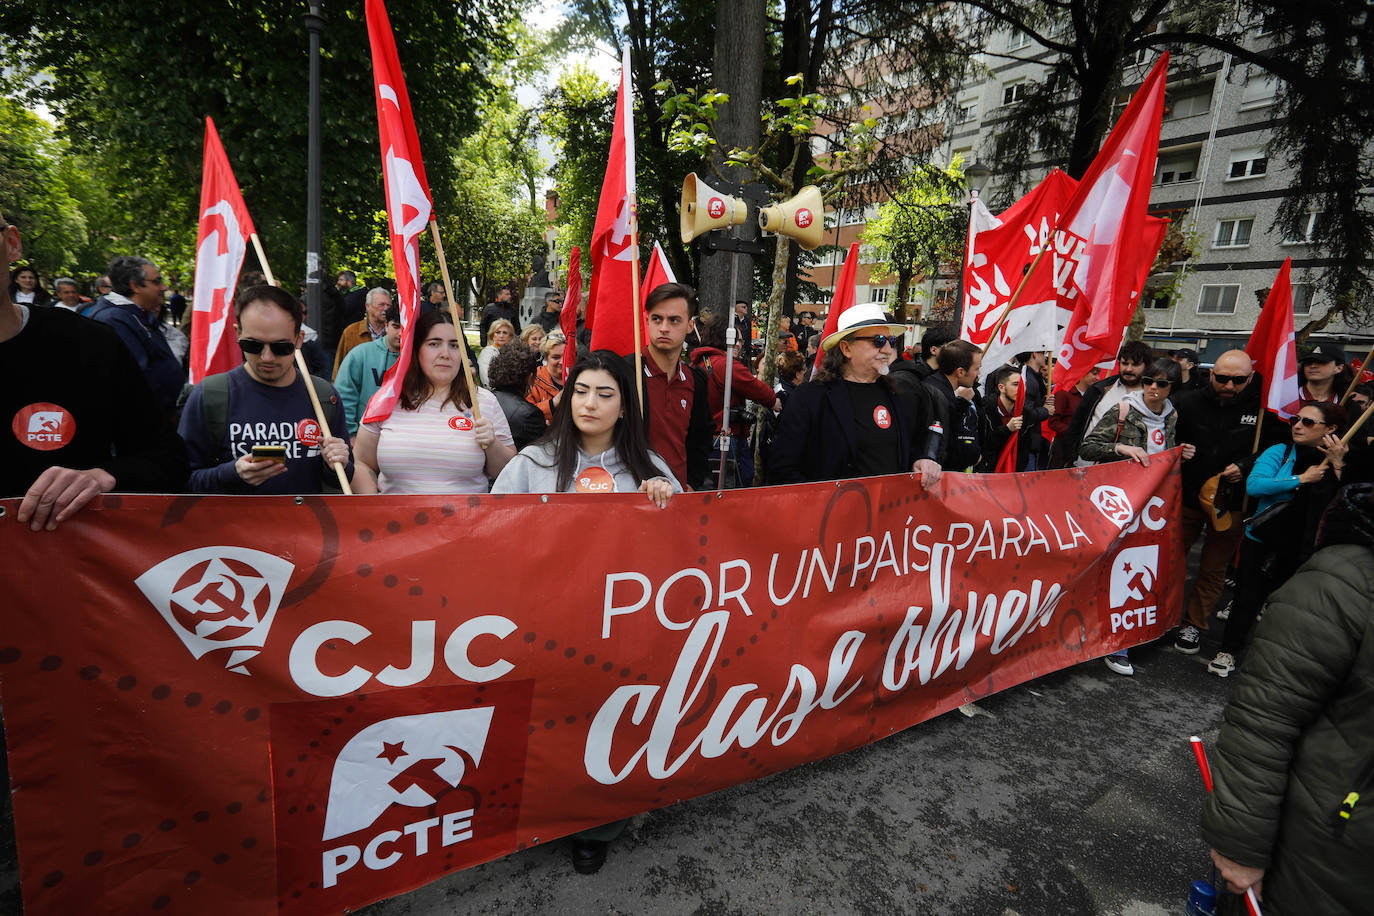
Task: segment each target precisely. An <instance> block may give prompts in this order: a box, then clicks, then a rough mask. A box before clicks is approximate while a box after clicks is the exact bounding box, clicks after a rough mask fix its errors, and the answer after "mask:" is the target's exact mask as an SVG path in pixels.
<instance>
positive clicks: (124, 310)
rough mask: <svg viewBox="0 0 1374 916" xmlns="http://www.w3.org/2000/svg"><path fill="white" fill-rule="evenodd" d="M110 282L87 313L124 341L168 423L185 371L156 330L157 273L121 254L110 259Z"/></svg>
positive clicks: (159, 305) (161, 291)
mask: <svg viewBox="0 0 1374 916" xmlns="http://www.w3.org/2000/svg"><path fill="white" fill-rule="evenodd" d="M110 283H111V285H112V288H111V290H110V291H109V292H108V293H106V294H105V295H103V296H101V297H100V298H99V299H98V300H96V303H95V305H94V306H93V307H92V308H91V311H90V312H89V315H90V317H91V318H93V319H94V320H96V321H99V322H100V323H101V324H107V325H109V326H110V327H111V328H113V329H114V332H115V333H116V334H118V335H119V339H120V340H122V341H124V346H126V347H128V348H129V352H130V353H132V354H133V357H134V361H135V362H137V363H138V368H139V369H140V370H141V371H142V372H143V377H144V378H146V379H147V380H148V387H149V388H151V389H153V395H154V396H155V397H156V398H157V402H158V404H159V405H160V406H161V407H162V409H163V411H165V412H166V414H167V418H168V422H169V423H174V422H175V417H176V402H177V397H178V395H180V394H181V387H182V385H183V384H184V383H185V381H186V373H185V371H184V370H183V369H182V365H181V360H179V359H177V358H176V356H175V355H173V353H172V348H171V346H169V345H168V343H167V338H166V337H165V336H163V333H162V320H161V316H162V306H163V299H162V296H163V294H164V293H166V292H167V284H166V283H163V282H162V271H160V270H158V268H157V265H156V264H154V263H153V262H152V261H149V260H148V259H147V258H139V257H133V256H131V255H125V256H122V257H118V258H115V259H114V260H113V261H111V262H110Z"/></svg>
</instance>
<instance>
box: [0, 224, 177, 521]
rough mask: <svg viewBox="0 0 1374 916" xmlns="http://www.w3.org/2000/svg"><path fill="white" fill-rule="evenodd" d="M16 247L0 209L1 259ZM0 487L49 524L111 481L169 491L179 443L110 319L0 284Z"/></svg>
mask: <svg viewBox="0 0 1374 916" xmlns="http://www.w3.org/2000/svg"><path fill="white" fill-rule="evenodd" d="M22 256H23V242H22V240H21V238H20V235H19V229H18V227H16V226H11V225H8V221H7V220H5V219H4V218H3V216H0V265H5V266H8V265H9V264H11V263H13V262H14V261H17V260H18V259H19V258H20V257H22ZM0 416H3V417H4V418H5V421H6V422H5V425H4V426H3V427H0V467H3V468H4V469H5V474H4V476H3V478H0V480H3V482H2V483H0V496H5V497H17V496H22V497H24V499H23V501H22V502H21V503H20V504H19V511H18V512H17V513H16V514H15V518H16V520H17V521H19V522H20V523H21V524H25V525H29V526H30V527H31V528H32V529H33V530H35V531H38V530H41V529H47V530H52V529H54V528H56V527H57V526H58V525H59V524H60V523H61V522H64V521H66V520H67V519H69V518H71V517H72V516H73V515H75V514H76V513H77V512H78V511H80V510H81V508H82V507H83V506H85V505H86V504H88V503H89V502H90V501H91V500H93V499H94V498H96V497H97V496H99V495H101V494H103V493H108V492H110V491H111V490H120V491H123V492H147V493H176V492H180V490H181V488H182V486H183V485H184V484H185V483H186V473H187V465H186V449H185V448H184V447H183V446H182V444H181V440H180V439H178V438H177V436H176V433H175V432H174V431H173V430H172V427H171V426H170V425H169V424H168V423H167V421H166V418H165V417H164V415H163V413H162V410H161V409H160V408H159V407H158V405H157V404H156V403H155V402H154V400H153V396H152V392H151V391H149V390H148V382H147V380H146V379H145V378H144V376H143V373H142V372H140V371H139V368H138V364H137V363H135V362H134V359H133V357H132V356H131V355H130V354H129V351H128V349H127V348H126V347H125V346H124V344H123V343H122V342H121V341H120V339H119V337H118V336H117V335H116V334H115V332H114V331H112V330H111V329H110V328H108V327H105V326H103V325H102V324H100V323H98V322H94V321H87V320H86V319H84V318H81V317H79V316H77V315H74V314H73V313H71V312H69V311H67V310H66V309H58V308H35V307H31V306H26V305H19V304H18V303H16V302H14V301H13V300H12V299H11V298H10V293H9V287H8V286H7V285H5V284H0Z"/></svg>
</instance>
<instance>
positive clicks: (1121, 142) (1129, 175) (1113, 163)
mask: <svg viewBox="0 0 1374 916" xmlns="http://www.w3.org/2000/svg"><path fill="white" fill-rule="evenodd" d="M1168 72H1169V55H1168V53H1167V52H1166V53H1165V54H1163V55H1161V57H1160V59H1159V62H1158V63H1156V64H1155V66H1154V69H1153V70H1151V71H1150V75H1149V76H1147V77H1146V78H1145V82H1143V83H1142V84H1141V85H1140V89H1139V90H1137V91H1136V94H1135V97H1134V98H1132V99H1131V103H1130V105H1128V106H1126V111H1125V112H1124V113H1123V114H1122V116H1121V120H1120V121H1118V122H1117V124H1116V127H1114V128H1112V132H1111V134H1109V135H1108V137H1107V142H1106V143H1104V144H1103V145H1102V149H1101V151H1099V152H1098V154H1097V158H1095V159H1094V160H1093V163H1092V165H1091V166H1089V167H1088V171H1087V174H1085V175H1084V176H1083V177H1082V179H1080V180H1079V182H1078V188H1077V189H1076V190H1075V191H1074V195H1073V198H1072V199H1071V200H1070V201H1069V204H1068V206H1067V207H1066V208H1065V210H1064V215H1063V216H1062V217H1060V220H1059V226H1058V228H1057V229H1056V230H1055V233H1054V285H1055V288H1056V290H1057V292H1058V293H1059V296H1060V299H1061V301H1062V302H1063V304H1064V305H1065V306H1066V307H1069V308H1072V309H1073V310H1074V311H1075V312H1078V311H1083V312H1085V313H1086V314H1087V322H1086V330H1085V331H1084V337H1083V339H1084V340H1085V341H1087V342H1088V343H1090V344H1093V345H1094V346H1096V347H1099V348H1107V347H1114V346H1116V344H1117V342H1118V341H1119V340H1120V339H1121V331H1122V329H1123V328H1124V327H1125V326H1126V325H1127V324H1128V323H1129V322H1130V320H1131V314H1132V313H1133V312H1134V310H1135V309H1134V306H1135V303H1134V301H1133V300H1132V298H1131V295H1130V294H1131V292H1132V291H1138V290H1139V287H1138V286H1135V285H1134V283H1135V278H1136V273H1137V266H1138V252H1137V250H1136V248H1135V243H1136V241H1137V240H1138V239H1140V238H1141V235H1142V233H1143V232H1144V230H1145V215H1146V214H1145V211H1146V208H1147V207H1148V206H1149V203H1150V186H1151V184H1152V183H1153V181H1154V172H1155V160H1156V159H1157V158H1158V154H1159V127H1160V122H1161V120H1162V118H1163V114H1164V83H1165V80H1166V78H1167V76H1168Z"/></svg>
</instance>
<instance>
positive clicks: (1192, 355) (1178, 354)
mask: <svg viewBox="0 0 1374 916" xmlns="http://www.w3.org/2000/svg"><path fill="white" fill-rule="evenodd" d="M1172 355H1173V357H1174V359H1186V360H1188V362H1190V363H1196V362H1197V351H1196V350H1194V349H1193V348H1192V347H1184V348H1183V349H1181V350H1175V351H1174V352H1173V354H1172Z"/></svg>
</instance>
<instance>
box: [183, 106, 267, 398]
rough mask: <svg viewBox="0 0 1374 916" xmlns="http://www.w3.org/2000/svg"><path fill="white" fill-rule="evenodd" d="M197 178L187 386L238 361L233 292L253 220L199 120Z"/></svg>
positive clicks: (209, 129)
mask: <svg viewBox="0 0 1374 916" xmlns="http://www.w3.org/2000/svg"><path fill="white" fill-rule="evenodd" d="M204 163H205V164H204V166H203V167H202V171H201V178H200V226H199V228H198V230H197V233H196V285H195V291H194V292H193V293H192V299H191V302H192V314H193V316H194V320H192V322H191V384H193V385H195V384H198V383H199V382H200V381H201V379H203V378H205V377H206V376H207V375H217V374H218V373H220V372H228V371H229V370H230V369H233V368H234V367H235V366H238V365H239V364H240V363H242V362H243V356H242V355H241V354H240V353H239V349H238V346H237V343H238V342H237V340H236V339H235V337H234V332H233V328H234V291H235V290H236V289H238V285H239V271H240V270H242V269H243V256H244V254H245V253H246V252H247V251H248V242H249V239H250V238H251V237H252V235H253V231H254V230H253V220H252V218H250V217H249V215H248V207H247V206H245V205H244V202H243V195H242V194H241V193H239V183H238V182H237V181H236V180H235V179H234V170H233V168H232V167H231V166H230V165H229V157H228V156H227V155H226V154H225V152H224V146H223V145H222V144H221V143H220V142H219V132H218V131H217V130H215V122H214V121H212V120H210V119H209V118H206V119H205V160H204Z"/></svg>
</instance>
